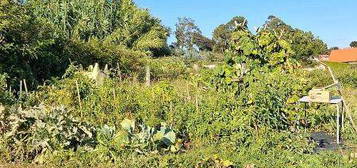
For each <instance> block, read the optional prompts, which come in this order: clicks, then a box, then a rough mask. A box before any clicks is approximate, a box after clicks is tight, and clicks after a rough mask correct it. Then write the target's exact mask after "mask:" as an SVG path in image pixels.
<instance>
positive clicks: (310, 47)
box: [260, 16, 327, 60]
mask: <svg viewBox="0 0 357 168" xmlns="http://www.w3.org/2000/svg"><path fill="white" fill-rule="evenodd" d="M260 29H265V30H269V31H272V32H273V33H275V34H276V35H277V36H278V37H279V38H281V39H283V40H285V41H287V42H289V43H290V44H291V47H292V50H293V52H294V54H293V57H295V59H297V60H308V59H309V58H311V57H315V56H318V55H320V54H325V53H326V52H327V45H326V43H324V42H323V41H322V40H320V39H319V38H318V37H315V36H314V35H313V33H311V32H305V31H303V30H300V29H297V28H293V27H292V26H290V25H288V24H286V23H285V22H284V21H282V20H281V19H280V18H278V17H276V16H269V17H268V20H267V21H266V22H265V24H264V25H263V26H262V27H261V28H260Z"/></svg>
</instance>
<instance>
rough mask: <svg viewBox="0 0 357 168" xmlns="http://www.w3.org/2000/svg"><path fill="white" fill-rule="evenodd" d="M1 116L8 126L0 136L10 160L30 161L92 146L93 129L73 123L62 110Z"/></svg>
mask: <svg viewBox="0 0 357 168" xmlns="http://www.w3.org/2000/svg"><path fill="white" fill-rule="evenodd" d="M5 116H6V118H5V120H7V121H8V122H7V126H6V132H5V133H4V134H3V135H2V136H3V138H4V140H5V142H6V144H7V148H8V150H9V151H11V157H12V159H14V160H20V161H24V160H32V159H35V158H36V157H38V156H39V155H41V154H44V153H45V152H50V151H53V150H56V149H76V148H78V146H86V145H89V146H91V145H94V144H95V141H94V140H95V139H94V138H95V131H94V129H93V127H90V126H89V125H87V124H86V123H83V122H80V121H77V120H76V119H74V118H73V117H71V116H70V115H68V112H67V111H66V110H65V109H64V108H63V107H58V108H49V109H46V108H45V107H43V106H40V107H35V108H31V109H28V110H23V109H21V108H12V109H10V111H8V112H7V114H5Z"/></svg>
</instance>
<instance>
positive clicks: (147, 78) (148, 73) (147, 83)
mask: <svg viewBox="0 0 357 168" xmlns="http://www.w3.org/2000/svg"><path fill="white" fill-rule="evenodd" d="M145 71H146V75H145V79H146V86H150V80H151V79H150V78H151V77H150V66H149V65H147V66H146V67H145Z"/></svg>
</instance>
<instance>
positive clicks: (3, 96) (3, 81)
mask: <svg viewBox="0 0 357 168" xmlns="http://www.w3.org/2000/svg"><path fill="white" fill-rule="evenodd" d="M7 80H8V76H7V74H0V108H1V105H10V104H12V103H13V102H14V101H15V97H14V95H13V94H12V93H11V91H9V90H8V87H7Z"/></svg>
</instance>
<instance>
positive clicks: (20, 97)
mask: <svg viewBox="0 0 357 168" xmlns="http://www.w3.org/2000/svg"><path fill="white" fill-rule="evenodd" d="M21 95H22V80H21V81H20V95H19V98H21Z"/></svg>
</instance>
